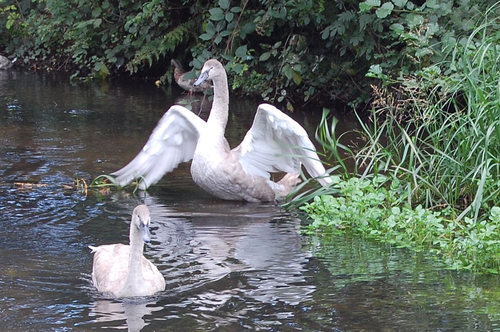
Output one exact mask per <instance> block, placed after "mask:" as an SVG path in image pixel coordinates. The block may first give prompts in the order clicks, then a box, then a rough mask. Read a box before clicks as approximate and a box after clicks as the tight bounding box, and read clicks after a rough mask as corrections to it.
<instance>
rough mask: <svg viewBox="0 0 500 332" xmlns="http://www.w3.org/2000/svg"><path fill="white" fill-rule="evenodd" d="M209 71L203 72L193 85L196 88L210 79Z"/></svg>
mask: <svg viewBox="0 0 500 332" xmlns="http://www.w3.org/2000/svg"><path fill="white" fill-rule="evenodd" d="M208 72H209V71H208V70H205V71H203V72H201V74H200V77H198V79H197V80H196V82H194V83H193V85H194V86H198V85H200V84H201V83H203V82H205V81H206V80H207V79H208Z"/></svg>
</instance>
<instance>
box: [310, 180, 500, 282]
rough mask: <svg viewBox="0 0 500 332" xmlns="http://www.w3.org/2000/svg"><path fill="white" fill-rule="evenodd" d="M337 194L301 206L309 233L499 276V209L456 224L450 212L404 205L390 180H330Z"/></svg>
mask: <svg viewBox="0 0 500 332" xmlns="http://www.w3.org/2000/svg"><path fill="white" fill-rule="evenodd" d="M332 179H333V182H334V185H335V187H336V189H337V190H338V194H337V195H335V196H333V195H321V196H316V197H315V198H314V200H313V201H312V202H311V203H307V204H305V205H304V206H302V207H301V209H302V210H304V211H305V212H307V213H308V214H309V216H310V218H311V219H312V220H313V221H312V223H311V224H309V225H308V226H306V227H305V229H304V231H305V232H306V233H309V234H315V233H318V232H319V233H320V234H322V235H325V234H343V233H346V232H347V233H351V234H356V235H361V236H364V237H366V238H370V239H374V240H378V241H382V242H385V243H390V244H393V245H395V246H397V247H405V248H410V249H412V250H416V251H421V250H426V251H428V252H432V253H434V254H436V255H439V256H440V257H442V258H443V259H444V260H445V262H446V263H447V264H448V266H449V267H450V268H454V269H466V270H473V271H476V272H482V273H499V272H500V207H494V208H492V209H491V213H490V214H489V215H488V219H487V220H483V221H482V222H480V223H475V222H474V221H473V220H472V219H470V218H465V219H464V220H463V221H458V220H457V219H454V218H452V214H450V212H451V211H450V209H443V210H442V211H431V210H428V209H424V208H423V207H422V206H421V205H418V206H416V207H415V208H412V207H411V206H410V205H408V204H407V203H406V204H405V200H406V199H405V197H406V194H407V192H406V190H405V189H404V187H403V186H402V185H401V182H400V181H399V180H397V179H395V178H387V177H383V176H379V177H374V178H373V179H372V180H360V179H359V178H355V177H353V178H350V179H348V180H342V179H341V178H340V177H338V176H334V177H332Z"/></svg>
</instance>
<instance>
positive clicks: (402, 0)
mask: <svg viewBox="0 0 500 332" xmlns="http://www.w3.org/2000/svg"><path fill="white" fill-rule="evenodd" d="M407 2H408V0H392V3H393V4H394V5H395V6H396V7H398V8H404V6H406V3H407Z"/></svg>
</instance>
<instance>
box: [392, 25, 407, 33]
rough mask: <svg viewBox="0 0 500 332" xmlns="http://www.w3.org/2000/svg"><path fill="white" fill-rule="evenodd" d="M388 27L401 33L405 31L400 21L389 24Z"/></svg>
mask: <svg viewBox="0 0 500 332" xmlns="http://www.w3.org/2000/svg"><path fill="white" fill-rule="evenodd" d="M389 29H391V30H392V31H395V32H397V33H402V32H404V31H405V28H404V27H403V25H402V24H401V23H394V24H391V26H390V27H389Z"/></svg>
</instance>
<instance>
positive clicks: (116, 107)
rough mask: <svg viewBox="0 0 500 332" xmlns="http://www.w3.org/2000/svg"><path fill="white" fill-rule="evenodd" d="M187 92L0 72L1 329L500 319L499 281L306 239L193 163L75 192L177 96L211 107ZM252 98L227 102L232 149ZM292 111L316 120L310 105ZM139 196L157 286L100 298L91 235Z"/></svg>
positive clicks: (122, 232) (493, 325)
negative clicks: (195, 175)
mask: <svg viewBox="0 0 500 332" xmlns="http://www.w3.org/2000/svg"><path fill="white" fill-rule="evenodd" d="M193 98H194V99H196V98H198V99H199V98H200V96H197V97H188V96H183V95H182V94H181V91H180V90H178V89H176V88H175V87H174V88H168V87H167V88H156V87H155V86H154V85H153V84H152V83H144V82H114V83H108V84H79V85H72V84H70V83H68V79H67V77H64V76H59V75H56V74H40V73H39V74H34V73H27V72H22V71H4V72H2V71H0V118H1V121H0V212H1V216H2V218H1V221H0V266H1V269H0V291H1V292H0V331H91V330H103V329H106V330H129V331H258V330H260V331H472V330H480V331H488V330H489V331H493V330H500V326H499V325H498V324H499V322H500V320H499V314H500V305H499V304H500V303H499V299H500V294H499V293H500V292H499V290H500V287H499V279H498V277H497V276H473V275H471V274H468V273H465V272H461V273H458V272H453V271H448V270H446V269H444V268H443V266H442V265H441V264H440V263H439V261H438V260H433V259H430V258H425V257H424V256H423V255H421V254H415V253H411V252H408V251H407V250H403V249H395V248H391V247H390V246H385V245H380V244H375V243H371V242H367V241H364V240H362V239H359V238H355V239H352V238H348V237H334V238H331V239H320V238H318V237H305V236H302V235H301V234H300V231H299V228H300V225H301V223H304V222H305V216H304V215H302V214H300V213H299V212H297V211H292V212H287V211H284V210H282V209H280V208H279V207H278V206H275V205H273V204H250V203H239V202H225V201H221V200H218V199H215V198H213V197H211V196H210V195H208V194H206V193H204V192H203V191H201V190H200V189H199V188H198V187H197V186H196V185H195V184H194V183H193V182H192V180H191V179H190V176H189V166H188V165H182V166H181V167H180V168H179V169H177V170H176V171H175V172H174V173H173V174H171V175H170V176H168V177H167V178H165V179H163V180H162V181H161V182H160V183H159V184H158V185H157V186H155V187H153V188H152V189H151V190H150V191H149V193H148V194H147V195H140V196H134V195H132V194H130V193H116V192H114V193H111V194H107V193H98V192H92V191H91V192H85V191H83V190H78V189H75V188H72V187H71V186H72V184H73V181H74V179H76V178H83V179H86V180H87V181H89V180H91V179H93V178H95V177H96V176H98V175H100V174H109V173H110V172H112V171H115V170H117V169H118V168H120V167H122V166H123V165H124V164H125V163H127V162H128V161H129V160H130V159H131V158H132V157H133V156H135V154H136V153H137V152H138V151H139V149H140V148H141V147H142V146H143V144H144V142H145V141H146V140H147V137H148V136H149V134H150V132H151V130H152V129H153V128H154V126H155V124H156V122H157V121H158V119H159V118H160V117H161V115H162V114H163V112H164V111H165V110H166V109H167V108H168V106H169V105H171V104H172V103H174V102H179V103H185V104H190V105H191V104H192V105H194V106H193V109H194V110H195V111H196V112H198V111H200V112H201V115H202V116H206V114H207V110H208V109H209V107H210V105H209V104H206V103H202V104H200V101H199V100H198V101H196V100H194V99H193ZM200 105H202V106H203V107H201V108H200ZM207 105H208V106H207ZM256 105H257V103H256V102H254V101H241V100H233V101H232V102H231V109H232V110H233V113H232V114H231V118H230V121H229V126H228V131H229V132H228V136H229V140H230V141H231V143H232V144H233V145H234V144H236V143H237V142H238V141H239V139H240V138H241V136H242V132H244V131H245V130H246V129H247V128H248V127H249V125H250V123H251V121H252V117H253V111H254V110H255V107H256ZM293 116H294V117H296V118H297V119H298V121H300V122H301V123H303V124H305V126H306V128H307V129H308V131H309V132H313V131H314V129H315V126H316V124H317V121H318V117H317V116H311V115H307V114H301V113H300V112H298V113H294V114H293ZM342 125H344V126H347V127H349V126H352V125H353V124H352V123H350V122H348V121H344V122H343V123H342ZM26 183H35V184H36V186H31V187H29V186H28V187H27V186H22V184H26ZM139 203H146V204H148V206H149V207H150V210H151V213H152V220H153V225H152V230H151V232H152V238H153V241H152V243H151V244H149V245H147V246H146V251H145V255H146V256H147V257H148V258H149V259H150V260H152V261H153V262H154V263H155V264H156V265H157V266H158V268H159V269H160V271H161V272H162V273H163V275H164V276H165V279H166V282H167V288H166V290H165V291H164V292H162V293H160V294H158V295H157V296H154V297H149V298H144V299H134V300H116V299H112V298H106V297H105V296H103V295H102V294H99V293H98V292H97V291H96V290H95V288H94V287H93V286H92V283H91V280H90V271H91V269H92V255H91V253H90V250H89V249H88V248H87V246H88V245H101V244H109V243H119V242H121V243H126V242H127V241H128V222H129V220H130V213H131V211H132V210H133V208H134V207H135V206H136V205H137V204H139Z"/></svg>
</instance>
